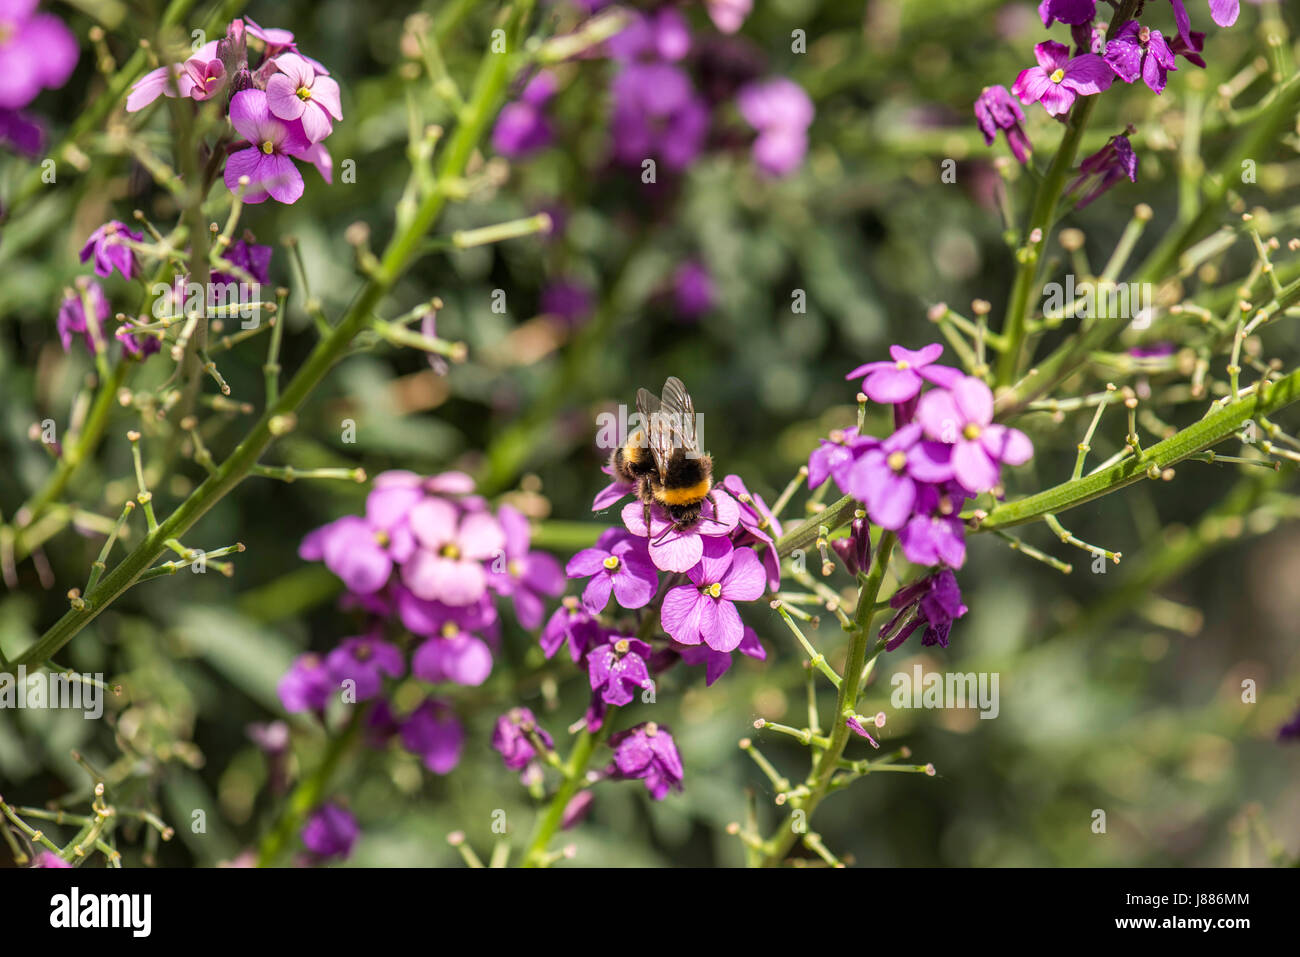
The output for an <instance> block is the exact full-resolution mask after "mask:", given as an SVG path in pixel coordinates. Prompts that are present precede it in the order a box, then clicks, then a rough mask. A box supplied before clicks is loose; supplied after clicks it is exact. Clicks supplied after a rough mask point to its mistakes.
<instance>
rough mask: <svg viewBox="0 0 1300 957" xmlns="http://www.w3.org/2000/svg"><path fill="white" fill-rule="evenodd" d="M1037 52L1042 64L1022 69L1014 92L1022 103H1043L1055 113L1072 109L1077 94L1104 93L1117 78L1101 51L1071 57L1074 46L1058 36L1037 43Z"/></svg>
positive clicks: (1048, 110) (1050, 111)
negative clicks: (1060, 40)
mask: <svg viewBox="0 0 1300 957" xmlns="http://www.w3.org/2000/svg"><path fill="white" fill-rule="evenodd" d="M1034 56H1035V57H1037V58H1038V66H1034V67H1030V68H1029V69H1028V70H1022V71H1021V72H1020V76H1018V77H1016V82H1015V84H1014V85H1013V86H1012V87H1011V92H1012V93H1014V94H1016V96H1018V97H1020V102H1021V103H1025V104H1029V103H1042V104H1043V109H1045V110H1047V112H1048V113H1050V114H1051V115H1052V116H1060V115H1061V114H1063V113H1066V112H1068V111H1069V109H1070V107H1071V106H1073V105H1074V100H1075V97H1077V96H1089V95H1091V94H1093V93H1100V92H1101V91H1102V90H1106V89H1109V88H1110V85H1111V83H1113V82H1114V80H1115V73H1114V71H1112V70H1111V68H1110V66H1109V65H1107V63H1106V61H1105V60H1103V59H1102V58H1101V57H1099V56H1097V54H1095V53H1084V54H1082V55H1081V56H1077V57H1075V58H1074V59H1070V48H1069V47H1067V46H1066V45H1065V44H1064V43H1057V42H1056V41H1055V40H1048V41H1047V42H1046V43H1040V44H1038V45H1037V46H1036V47H1034Z"/></svg>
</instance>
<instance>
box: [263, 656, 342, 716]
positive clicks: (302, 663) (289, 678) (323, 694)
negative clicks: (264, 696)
mask: <svg viewBox="0 0 1300 957" xmlns="http://www.w3.org/2000/svg"><path fill="white" fill-rule="evenodd" d="M331 687H332V685H331V684H330V678H329V673H328V672H327V671H326V670H325V662H324V661H322V660H321V657H320V655H316V654H311V653H308V654H305V655H299V656H298V657H297V658H295V659H294V661H293V665H292V666H291V667H290V668H289V670H288V671H286V672H285V674H284V677H283V678H281V679H280V683H279V684H277V685H276V687H275V690H276V693H277V694H279V696H280V703H281V704H282V705H284V710H285V711H289V712H291V713H294V712H299V711H316V712H320V711H324V710H325V705H326V703H327V702H328V701H329V697H330V689H331Z"/></svg>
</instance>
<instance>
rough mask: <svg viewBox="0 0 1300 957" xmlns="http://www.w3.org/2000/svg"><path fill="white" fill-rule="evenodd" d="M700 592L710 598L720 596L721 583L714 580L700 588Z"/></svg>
mask: <svg viewBox="0 0 1300 957" xmlns="http://www.w3.org/2000/svg"><path fill="white" fill-rule="evenodd" d="M700 593H701V594H704V595H708V596H709V597H710V598H721V597H722V585H721V583H719V582H714V583H713V584H712V585H705V586H704V587H703V588H701V589H700Z"/></svg>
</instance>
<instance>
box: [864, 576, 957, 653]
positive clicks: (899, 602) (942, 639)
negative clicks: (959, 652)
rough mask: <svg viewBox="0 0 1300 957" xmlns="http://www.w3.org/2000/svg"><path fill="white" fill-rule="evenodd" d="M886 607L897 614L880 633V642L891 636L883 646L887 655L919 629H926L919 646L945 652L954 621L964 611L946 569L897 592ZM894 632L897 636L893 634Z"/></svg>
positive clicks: (953, 582)
mask: <svg viewBox="0 0 1300 957" xmlns="http://www.w3.org/2000/svg"><path fill="white" fill-rule="evenodd" d="M889 607H891V608H894V609H897V610H896V612H895V614H894V617H893V618H891V619H890V620H889V621H888V622H887V623H886V624H885V626H884V627H883V628H881V629H880V637H881V638H886V637H887V636H889V635H891V634H892V637H890V638H889V639H888V641H887V642H886V644H885V650H886V651H893V650H894V649H895V648H897V647H898V646H899V645H901V644H902V643H903V642H905V641H906V640H907V639H908V638H910V637H911V635H912V632H914V631H916V629H918V628H920V627H921V626H922V625H924V626H925V631H924V633H923V634H922V636H921V644H922V645H939V646H940V647H943V648H947V647H948V634H949V632H950V631H951V630H952V623H953V621H955V620H956V619H958V618H960V617H961V616H962V615H964V614H966V611H967V608H966V606H965V605H963V604H962V601H961V589H960V588H959V587H957V576H956V575H954V574H953V573H952V572H950V571H949V570H948V569H946V568H945V569H943V570H941V571H938V572H936V573H935V574H933V575H930V576H928V577H926V578H923V579H921V580H920V581H919V582H916V583H915V584H912V585H908V586H907V587H906V588H900V589H899V590H898V591H897V592H895V593H894V596H893V597H892V598H890V599H889ZM909 614H911V618H910V619H909V618H908V615H909ZM904 622H905V623H904ZM900 624H901V627H899V626H900ZM896 628H897V629H898V630H897V632H895V631H894V630H895V629H896Z"/></svg>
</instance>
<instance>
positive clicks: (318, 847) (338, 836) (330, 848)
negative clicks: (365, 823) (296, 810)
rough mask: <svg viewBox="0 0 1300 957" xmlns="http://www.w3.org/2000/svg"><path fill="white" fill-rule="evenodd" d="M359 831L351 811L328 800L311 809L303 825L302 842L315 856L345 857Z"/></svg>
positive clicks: (350, 850)
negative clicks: (309, 815) (326, 802)
mask: <svg viewBox="0 0 1300 957" xmlns="http://www.w3.org/2000/svg"><path fill="white" fill-rule="evenodd" d="M360 833H361V830H360V828H358V827H357V819H356V818H355V817H353V816H352V812H351V811H348V810H347V809H345V808H343V807H340V806H339V805H337V804H335V803H333V802H330V803H328V804H322V805H321V806H320V807H318V808H317V809H316V810H314V811H312V813H311V817H309V818H307V823H306V824H305V825H303V829H302V842H303V844H305V845H307V850H309V851H311V852H312V853H313V854H315V855H316V856H317V857H322V858H325V857H341V858H346V857H347V856H348V855H349V854H351V853H352V845H353V844H355V843H356V840H357V835H358V834H360Z"/></svg>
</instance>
